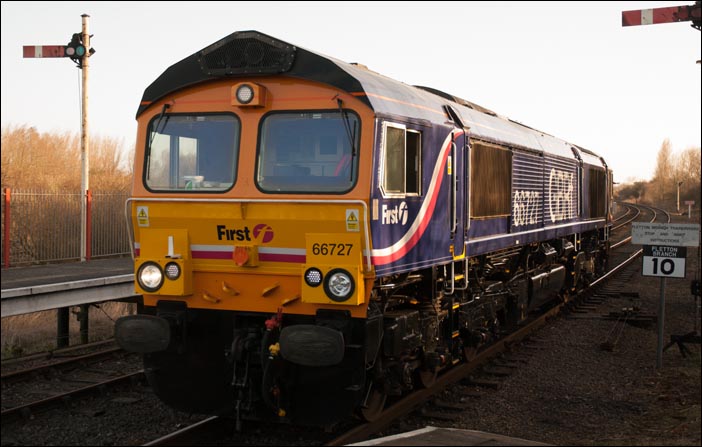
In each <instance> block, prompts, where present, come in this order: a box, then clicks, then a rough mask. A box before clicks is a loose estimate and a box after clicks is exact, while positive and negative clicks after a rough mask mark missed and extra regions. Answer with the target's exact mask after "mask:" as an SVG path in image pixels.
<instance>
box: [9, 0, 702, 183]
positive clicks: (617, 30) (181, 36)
mask: <svg viewBox="0 0 702 447" xmlns="http://www.w3.org/2000/svg"><path fill="white" fill-rule="evenodd" d="M693 3H694V0H680V1H665V2H646V1H634V2H614V1H611V2H602V3H598V2H548V3H546V2H437V1H433V2H381V1H374V2H205V1H200V2H182V3H181V2H148V1H144V2H109V1H106V2H6V1H3V2H2V95H1V102H2V127H3V129H5V128H6V127H7V126H19V125H29V126H34V127H36V128H37V130H39V131H40V132H52V131H58V132H66V131H68V132H75V133H76V134H79V132H80V84H81V82H80V70H79V69H77V68H76V67H75V64H74V63H73V62H72V61H71V60H70V59H68V58H53V59H52V58H44V59H24V58H23V57H22V46H23V45H65V44H67V43H68V41H69V40H70V38H71V35H72V34H73V33H76V32H80V30H81V15H82V14H88V15H90V19H89V27H90V29H89V31H90V33H91V34H93V38H92V43H91V45H92V47H93V48H94V49H95V50H96V53H95V55H94V56H93V57H91V59H90V73H89V75H90V81H89V87H88V92H89V120H90V133H91V135H100V136H106V137H115V138H119V139H121V140H123V142H124V146H125V147H132V146H133V145H134V143H135V137H136V120H135V114H136V111H137V107H138V105H139V101H140V100H141V97H142V94H143V92H144V89H145V88H146V87H147V86H148V85H149V84H150V83H151V82H152V81H153V80H154V79H156V77H158V76H159V75H160V74H161V73H162V72H163V71H164V70H165V69H167V68H168V67H169V66H170V65H172V64H174V63H176V62H178V61H180V60H181V59H183V58H185V57H187V56H189V55H191V54H193V53H195V52H197V51H199V50H201V49H203V48H205V47H206V46H208V45H210V44H211V43H214V42H215V41H217V40H219V39H221V38H223V37H225V36H227V35H229V34H231V33H232V32H234V31H243V30H257V31H261V32H263V33H266V34H269V35H271V36H273V37H276V38H279V39H281V40H283V41H286V42H288V43H291V44H293V45H297V46H299V47H303V48H306V49H309V50H312V51H316V52H320V53H322V54H326V55H328V56H332V57H335V58H337V59H340V60H342V61H346V62H359V63H362V64H365V65H367V66H368V67H369V68H370V69H372V70H374V71H377V72H379V73H382V74H384V75H386V76H389V77H391V78H394V79H397V80H399V81H402V82H404V83H407V84H412V85H425V86H430V87H434V88H437V89H439V90H443V91H445V92H448V93H451V94H453V95H455V96H459V97H462V98H465V99H467V100H469V101H472V102H475V103H477V104H480V105H482V106H485V107H488V108H490V109H492V110H494V111H496V112H497V113H499V114H501V115H503V116H506V117H509V118H511V119H514V120H517V121H520V122H522V123H524V124H526V125H529V126H531V127H534V128H536V129H539V130H542V131H544V132H548V133H550V134H553V135H555V136H558V137H560V138H563V139H565V140H568V141H570V142H572V143H575V144H578V145H580V146H583V147H586V148H589V149H591V150H593V151H595V152H597V153H599V154H600V155H602V156H604V157H605V159H606V160H607V162H608V163H609V165H610V166H611V167H612V168H613V169H614V172H615V181H618V182H624V181H630V180H632V179H634V178H636V179H649V178H650V177H651V176H652V174H653V170H654V168H655V162H656V155H657V153H658V150H659V149H660V146H661V143H662V142H663V140H664V139H666V138H668V139H670V141H671V143H672V148H673V152H680V151H682V150H684V149H686V148H689V147H699V146H700V140H701V137H700V136H701V134H702V131H701V126H700V122H702V118H701V116H700V110H701V109H702V106H701V104H700V102H701V97H702V94H701V93H700V85H701V81H700V72H701V66H700V64H696V61H698V60H699V59H700V58H701V49H700V42H701V40H702V39H701V38H700V32H699V31H697V30H695V29H693V28H692V27H691V26H690V23H689V22H685V23H671V24H660V25H648V26H635V27H626V28H624V27H622V26H621V12H622V11H626V10H634V9H643V8H654V7H662V6H678V5H687V4H690V5H691V4H693Z"/></svg>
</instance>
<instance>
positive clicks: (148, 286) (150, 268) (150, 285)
mask: <svg viewBox="0 0 702 447" xmlns="http://www.w3.org/2000/svg"><path fill="white" fill-rule="evenodd" d="M137 281H139V285H140V286H141V288H142V289H144V290H146V291H147V292H155V291H157V290H158V289H160V288H161V285H162V284H163V272H162V271H161V268H160V267H159V266H158V264H156V263H153V262H147V263H144V264H142V266H141V267H139V271H138V272H137Z"/></svg>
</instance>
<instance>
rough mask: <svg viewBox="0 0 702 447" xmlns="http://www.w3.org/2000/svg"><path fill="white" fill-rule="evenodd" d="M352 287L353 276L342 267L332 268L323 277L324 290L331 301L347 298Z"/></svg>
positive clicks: (350, 293)
mask: <svg viewBox="0 0 702 447" xmlns="http://www.w3.org/2000/svg"><path fill="white" fill-rule="evenodd" d="M354 288H355V284H354V282H353V277H352V276H351V274H350V273H349V272H347V271H346V270H344V269H334V270H332V271H331V272H329V273H328V274H327V276H326V277H325V278H324V292H326V294H327V296H328V297H329V299H330V300H332V301H336V302H338V303H340V302H342V301H346V300H348V299H349V298H351V295H353V291H354Z"/></svg>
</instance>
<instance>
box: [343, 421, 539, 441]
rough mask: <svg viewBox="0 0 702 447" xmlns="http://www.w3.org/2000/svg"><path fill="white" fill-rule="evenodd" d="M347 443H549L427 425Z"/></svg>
mask: <svg viewBox="0 0 702 447" xmlns="http://www.w3.org/2000/svg"><path fill="white" fill-rule="evenodd" d="M349 445H406V446H415V445H416V446H429V445H462V446H468V445H481V446H490V445H509V446H511V445H524V446H531V445H551V444H544V443H542V442H536V441H529V440H526V439H520V438H511V437H509V436H502V435H497V434H494V433H486V432H483V431H477V430H463V429H459V428H442V427H433V426H427V427H424V428H420V429H418V430H412V431H409V432H406V433H400V434H396V435H391V436H385V437H383V438H376V439H370V440H368V441H363V442H357V443H354V444H349Z"/></svg>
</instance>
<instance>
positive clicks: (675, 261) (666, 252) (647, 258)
mask: <svg viewBox="0 0 702 447" xmlns="http://www.w3.org/2000/svg"><path fill="white" fill-rule="evenodd" d="M686 254H687V249H686V248H685V247H667V246H660V245H644V246H643V269H642V271H641V274H642V275H643V276H662V277H664V278H684V277H685V256H686Z"/></svg>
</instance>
